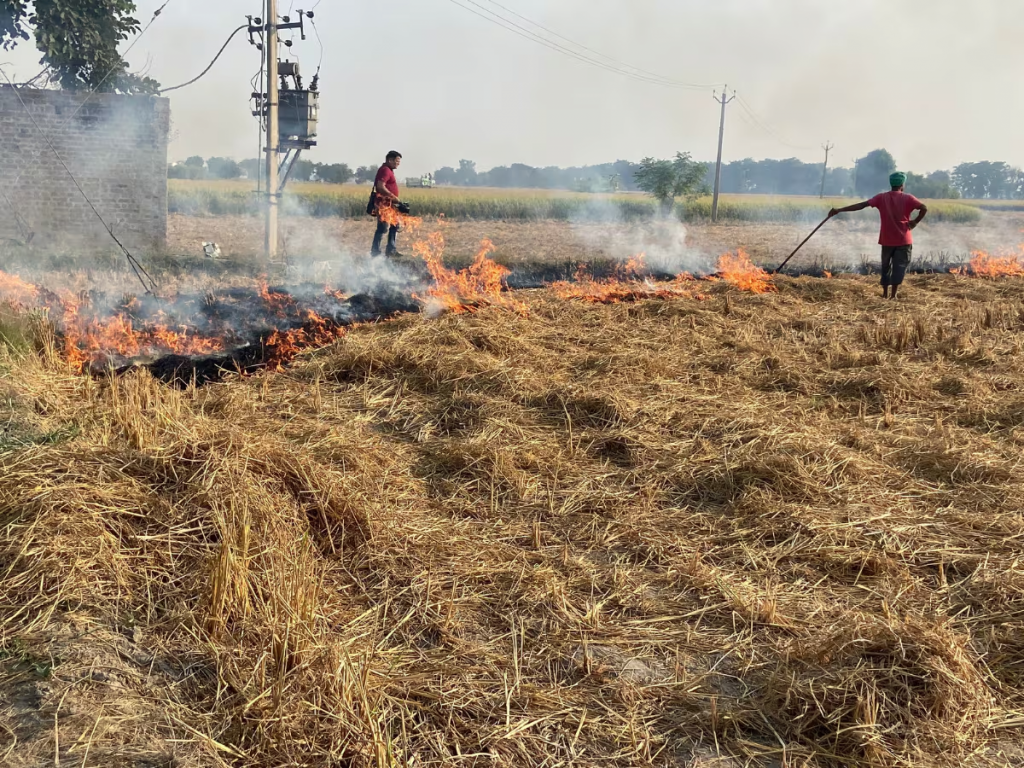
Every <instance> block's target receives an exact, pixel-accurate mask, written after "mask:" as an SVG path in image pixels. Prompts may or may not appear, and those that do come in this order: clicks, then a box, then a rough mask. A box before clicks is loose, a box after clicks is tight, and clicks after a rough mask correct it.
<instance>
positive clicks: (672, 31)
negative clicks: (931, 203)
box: [3, 0, 1024, 175]
mask: <svg viewBox="0 0 1024 768" xmlns="http://www.w3.org/2000/svg"><path fill="white" fill-rule="evenodd" d="M478 1H479V2H480V3H481V4H482V5H486V4H487V3H486V2H485V0H478ZM500 1H501V3H502V5H504V6H506V7H507V8H510V9H512V10H514V11H516V12H518V13H521V14H522V15H523V16H526V17H528V18H530V19H532V20H534V21H536V22H539V23H541V24H543V25H545V26H547V27H549V28H550V29H552V30H554V31H556V32H559V33H561V34H563V35H565V36H567V37H569V38H572V39H573V40H575V41H577V42H579V43H582V44H584V45H586V46H588V47H590V48H592V49H594V50H597V51H600V52H602V53H604V54H607V55H608V56H612V57H614V58H616V59H618V60H621V61H624V62H627V63H629V64H631V65H633V66H635V67H641V68H643V69H645V70H649V71H652V72H657V73H659V74H662V75H664V76H667V77H671V78H673V79H676V80H679V81H685V82H688V83H698V84H705V83H728V84H729V87H730V89H732V88H735V89H736V90H738V91H739V93H740V95H741V97H742V98H743V99H744V100H745V102H746V104H749V105H750V107H751V108H752V110H753V111H754V113H755V114H756V115H757V117H758V119H759V120H760V122H761V123H762V124H763V126H762V125H758V124H757V122H756V121H755V120H754V119H752V118H751V117H750V116H749V115H747V114H746V113H745V112H744V110H743V109H742V108H741V107H740V105H739V103H738V102H734V104H733V105H731V106H730V107H729V124H728V133H727V142H726V152H725V157H726V159H740V158H743V157H756V158H760V157H792V156H795V157H798V158H800V159H801V160H804V161H807V162H818V161H820V158H821V156H822V152H821V150H820V148H819V147H820V145H821V144H822V143H823V142H825V141H826V140H831V141H833V142H834V143H835V144H836V145H837V149H836V151H835V154H834V155H833V159H834V162H835V163H836V164H840V165H850V164H851V163H852V161H853V159H854V158H856V157H858V156H860V155H862V154H864V153H865V152H867V151H869V150H871V149H874V148H876V147H886V148H887V149H889V150H890V151H891V152H892V153H893V154H894V155H895V157H896V159H897V161H898V163H899V164H900V165H901V166H902V167H906V168H911V169H914V170H919V171H927V170H931V169H935V168H950V167H952V166H954V165H955V164H957V163H958V162H961V161H966V160H980V159H990V160H1005V161H1007V162H1009V163H1011V164H1014V165H1018V166H1020V165H1024V143H1022V142H1021V141H1020V140H1019V136H1020V132H1021V128H1020V126H1021V125H1022V124H1024V100H1022V95H1021V93H1022V92H1021V89H1020V87H1019V83H1018V80H1019V77H1020V73H1021V72H1022V71H1024V46H1022V45H1020V41H1019V33H1020V30H1021V29H1022V28H1024V3H1022V2H1019V0H1017V1H1014V0H975V1H974V2H970V3H968V2H964V0H928V1H927V2H910V0H857V1H856V2H847V3H839V2H823V1H822V0H718V2H715V3H710V2H707V0H557V2H554V1H552V0H500ZM162 2H163V0H139V3H138V6H139V8H138V18H139V19H140V20H141V21H142V22H143V23H146V22H147V21H148V20H149V19H150V18H151V16H152V14H153V11H154V10H155V9H156V8H157V7H158V6H159V4H160V3H162ZM313 2H314V0H295V2H294V3H293V2H292V0H281V6H282V9H281V12H282V13H285V12H287V11H288V10H289V7H292V8H294V9H297V8H299V7H303V8H305V7H306V6H309V5H312V4H313ZM460 2H463V4H468V0H460ZM470 7H472V6H470ZM260 8H261V3H260V2H258V0H215V1H211V0H203V1H200V0H172V2H171V3H170V4H169V5H168V6H167V8H166V10H165V11H164V12H163V14H162V16H161V17H160V18H158V19H157V21H156V22H155V23H154V24H153V26H152V28H151V29H150V30H149V32H147V34H146V36H145V37H144V38H143V39H142V40H141V42H139V44H138V45H137V46H136V47H135V49H134V50H133V51H132V52H131V54H130V55H129V61H130V63H131V66H132V68H133V69H134V70H136V71H146V72H148V73H149V74H151V75H152V76H153V77H156V78H157V79H158V80H160V81H161V82H162V83H163V85H164V86H171V85H177V84H178V83H181V82H184V81H186V80H189V79H191V78H192V77H194V76H195V75H196V74H198V73H199V72H200V71H201V70H202V69H203V68H204V67H205V66H206V65H207V64H208V63H209V61H210V59H211V58H212V57H213V55H214V53H216V51H217V49H218V48H219V47H220V45H221V44H222V43H223V41H224V40H225V38H226V37H227V35H228V33H229V32H230V30H231V29H233V28H234V27H236V26H238V25H239V24H241V23H243V22H244V15H245V14H247V13H251V14H254V15H258V14H260ZM499 12H501V13H502V14H503V15H506V16H507V15H508V13H507V12H505V11H500V10H499ZM316 14H317V25H318V27H319V30H320V35H321V37H322V39H323V43H324V48H325V53H324V57H323V71H322V77H321V88H322V91H323V96H322V99H323V102H322V111H321V135H320V147H319V148H317V150H315V152H314V153H313V155H312V157H311V159H316V160H318V161H321V162H347V163H349V164H351V165H353V166H354V165H363V164H368V163H371V162H375V161H377V160H379V159H380V158H382V157H383V154H384V152H385V151H387V150H388V149H391V148H398V149H400V150H401V151H402V152H403V153H404V154H405V158H406V163H405V165H404V166H403V172H407V173H409V174H410V175H411V174H414V173H419V172H426V171H428V170H433V169H435V168H438V167H440V166H442V165H457V164H458V160H459V159H460V158H468V159H472V160H475V161H476V162H477V164H478V167H479V168H481V169H486V168H490V167H491V166H494V165H503V164H509V163H513V162H522V163H527V164H530V165H535V166H544V165H560V166H570V165H583V164H589V163H599V162H608V161H611V160H614V159H616V158H623V159H632V160H636V159H639V158H640V157H642V156H646V155H653V156H660V157H668V156H670V155H671V154H672V153H674V152H675V151H676V150H682V151H690V152H691V153H693V155H694V156H695V157H697V158H700V159H712V158H713V157H714V153H715V145H716V141H717V133H718V109H717V107H716V106H715V104H714V102H713V101H712V96H711V89H710V88H709V89H707V90H703V91H696V90H694V91H691V90H680V89H673V88H665V87H661V86H658V85H653V84H650V83H643V82H637V81H635V80H632V79H629V78H627V77H623V76H621V75H618V74H614V73H610V72H607V71H603V70H601V69H598V68H596V67H593V66H590V65H588V64H585V63H582V62H580V61H577V60H574V59H571V58H569V57H567V56H564V55H561V54H558V53H555V52H554V51H551V50H548V49H546V48H543V47H541V46H540V45H537V44H536V43H533V42H530V41H528V40H525V39H523V38H522V37H519V36H516V35H515V34H513V33H511V32H509V31H506V30H504V29H501V28H499V27H497V26H495V25H493V24H490V23H488V22H487V21H484V20H483V19H481V18H480V17H478V16H475V15H473V14H471V13H470V12H468V11H467V10H464V9H463V8H459V7H458V6H457V5H455V4H454V3H453V2H451V0H387V1H386V2H368V3H352V2H343V1H342V0H321V2H320V4H319V6H318V7H317V9H316ZM520 23H522V22H520ZM310 32H312V30H310ZM292 52H293V53H294V54H296V55H297V57H298V58H299V60H300V61H301V64H302V66H303V69H304V72H305V74H306V76H307V78H308V77H309V76H311V75H312V73H313V71H314V70H315V69H316V65H317V62H318V60H319V58H320V46H319V45H318V43H317V41H316V37H315V36H314V35H312V34H310V36H309V39H308V40H307V41H306V42H304V43H303V42H299V41H298V40H297V39H296V43H295V47H294V48H293V49H292ZM3 60H4V61H5V62H12V63H13V65H14V66H13V69H14V70H15V71H16V73H17V75H18V76H19V77H20V78H22V79H27V78H28V77H31V76H32V75H34V74H35V73H36V71H37V69H38V66H37V61H38V53H37V52H36V51H35V49H34V48H33V47H32V45H30V44H23V45H22V46H20V47H19V49H17V50H16V51H14V52H13V53H5V55H4V56H3ZM258 67H259V57H258V54H257V52H256V50H255V49H254V48H251V47H250V46H249V45H248V43H247V42H245V40H244V39H243V38H242V36H239V38H237V39H236V40H235V41H234V42H233V43H232V44H231V46H230V47H229V49H228V50H227V52H226V53H225V54H224V56H223V57H222V59H221V60H220V61H219V62H218V64H217V66H216V67H215V68H214V69H213V71H212V72H211V73H210V74H209V75H207V76H206V77H205V78H204V79H203V80H201V81H200V82H199V83H197V84H196V85H193V86H190V87H189V88H187V89H184V90H182V91H177V92H175V93H173V94H170V96H171V100H172V104H171V106H172V110H173V126H172V143H171V148H170V154H171V158H172V159H183V158H185V157H187V156H189V155H193V154H199V155H203V156H204V157H210V156H214V155H218V156H233V157H235V158H237V159H241V158H244V157H252V156H254V155H255V151H256V122H255V120H254V119H253V118H252V117H251V115H250V106H249V102H248V98H249V94H250V92H251V88H250V85H249V79H250V78H251V77H252V75H253V74H254V73H255V72H256V71H257V69H258ZM765 128H768V129H770V131H771V132H769V131H768V130H765ZM773 134H774V135H773Z"/></svg>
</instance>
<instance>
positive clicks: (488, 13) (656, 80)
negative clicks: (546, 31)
mask: <svg viewBox="0 0 1024 768" xmlns="http://www.w3.org/2000/svg"><path fill="white" fill-rule="evenodd" d="M448 1H449V2H450V3H452V4H453V5H457V6H458V7H459V8H462V9H463V10H465V11H469V12H470V13H472V14H474V15H476V16H479V17H480V18H482V19H485V20H486V21H489V22H490V23H492V24H495V25H497V26H499V27H502V28H503V29H505V30H506V31H508V32H512V33H513V34H516V35H519V36H520V37H523V38H526V39H527V40H531V41H532V42H534V43H537V44H538V45H542V46H544V47H545V48H549V49H550V50H552V51H555V52H556V53H560V54H562V55H565V56H569V57H571V58H573V59H577V60H578V61H581V62H583V63H585V64H590V65H591V66H595V67H598V68H600V69H603V70H605V71H608V72H613V73H615V74H618V75H623V76H625V77H628V78H631V79H633V80H637V81H639V82H646V83H651V84H654V85H661V86H665V87H669V88H678V89H684V90H707V89H708V87H709V86H703V85H696V84H692V83H681V82H677V81H671V80H668V79H666V78H663V77H661V76H656V77H651V76H649V75H645V74H642V73H640V72H639V71H632V72H631V71H629V70H627V69H623V68H621V67H617V66H614V65H612V64H608V63H606V62H603V61H600V60H599V59H595V58H593V57H591V56H588V55H586V54H583V53H580V52H578V51H574V50H572V49H571V48H568V47H566V46H564V45H561V44H560V43H558V42H556V41H554V40H550V39H548V38H546V37H544V36H543V35H539V34H537V33H536V32H533V31H531V30H530V29H528V28H526V27H524V26H522V25H521V24H518V23H516V22H514V21H512V20H511V19H507V18H505V17H504V16H502V15H501V14H499V13H497V12H495V11H492V10H490V9H488V8H486V7H485V6H483V5H481V4H480V3H478V2H475V0H465V2H467V3H469V4H470V5H472V6H476V8H478V9H480V10H476V9H474V8H471V7H470V6H469V5H464V4H463V2H460V0H448Z"/></svg>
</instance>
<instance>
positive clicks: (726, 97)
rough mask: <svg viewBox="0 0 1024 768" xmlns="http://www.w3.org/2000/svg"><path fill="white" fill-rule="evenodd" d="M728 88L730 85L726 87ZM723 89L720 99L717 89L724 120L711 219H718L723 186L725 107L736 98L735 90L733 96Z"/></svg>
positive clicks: (719, 130) (720, 131) (721, 125)
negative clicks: (719, 198)
mask: <svg viewBox="0 0 1024 768" xmlns="http://www.w3.org/2000/svg"><path fill="white" fill-rule="evenodd" d="M725 88H726V90H728V88H729V86H726V87H725ZM726 90H723V91H722V98H721V100H719V98H718V93H717V91H716V92H715V101H716V102H718V103H720V104H721V105H722V122H721V123H720V124H719V126H718V162H717V163H715V196H714V198H713V199H712V201H711V220H712V221H718V194H719V192H720V191H721V188H722V144H723V142H724V141H725V108H726V106H727V105H728V104H729V102H730V101H732V100H733V99H735V98H736V93H735V91H734V92H733V95H732V96H729V95H728V94H727V93H726Z"/></svg>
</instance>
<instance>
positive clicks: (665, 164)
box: [168, 149, 1024, 200]
mask: <svg viewBox="0 0 1024 768" xmlns="http://www.w3.org/2000/svg"><path fill="white" fill-rule="evenodd" d="M680 157H685V158H686V165H685V166H680V165H679V158H680ZM262 165H263V160H260V159H256V158H253V159H248V160H242V161H239V162H236V161H235V160H232V159H230V158H224V157H211V158H209V159H206V160H204V159H203V158H202V157H199V156H198V155H196V156H193V157H190V158H188V159H187V160H185V161H184V162H180V163H174V164H172V165H170V166H168V177H169V178H176V179H239V178H248V179H256V178H258V177H259V175H260V173H261V172H262V171H261V168H262ZM673 167H674V168H676V169H677V171H678V172H679V173H681V174H683V175H684V176H686V179H687V181H686V184H685V185H684V187H685V188H686V189H687V190H688V191H702V192H703V191H707V190H708V189H710V188H711V186H712V185H713V184H714V164H713V163H696V162H695V161H692V160H690V158H689V155H688V154H687V155H683V154H682V153H680V154H677V157H676V159H675V160H657V159H655V158H644V159H643V160H641V161H640V162H636V163H634V162H632V161H629V160H616V161H615V162H614V163H603V164H599V165H588V166H573V167H569V168H560V167H557V166H548V167H543V168H539V167H534V166H530V165H525V164H523V163H513V164H512V165H508V166H497V167H495V168H492V169H490V170H488V171H478V170H477V168H476V163H475V162H473V161H471V160H460V161H459V165H458V167H457V168H456V167H452V166H445V167H443V168H439V169H437V170H436V171H434V173H433V177H434V182H435V183H436V184H439V185H444V186H459V187H496V188H500V189H502V188H503V189H512V188H518V189H552V190H555V189H558V190H571V191H576V192H584V193H586V192H640V191H647V192H650V191H651V190H650V189H649V187H650V185H651V184H652V183H657V182H655V181H652V180H656V179H658V178H659V174H660V177H661V178H662V182H663V184H665V183H668V184H669V185H670V186H672V182H670V181H668V178H669V176H667V175H666V174H671V173H672V171H671V168H673ZM377 168H378V165H376V164H368V165H363V166H358V167H356V168H352V167H351V166H349V165H348V164H347V163H316V162H313V161H311V160H305V159H301V160H299V161H298V162H297V163H296V164H295V166H294V168H293V170H292V174H291V177H290V178H291V180H292V181H296V182H322V183H328V184H345V183H348V182H353V181H354V182H356V183H369V182H372V181H373V179H374V177H375V175H376V173H377ZM896 169H897V163H896V160H895V158H893V156H892V154H891V153H889V152H888V151H886V150H885V149H876V150H873V151H872V152H869V153H867V154H866V155H865V156H864V157H861V158H859V159H858V160H857V161H856V163H855V164H854V167H853V168H845V167H842V166H839V167H835V168H829V169H828V170H827V172H826V173H825V184H824V195H825V196H826V197H852V196H858V197H869V196H871V195H874V194H875V193H877V192H878V191H879V190H884V189H886V188H888V180H889V174H890V173H892V172H893V171H894V170H896ZM645 179H647V182H646V183H645V181H644V180H645ZM679 188H680V189H682V188H683V187H679ZM721 191H722V192H723V193H725V194H763V195H817V194H820V193H821V192H822V164H821V163H805V162H803V161H801V160H798V159H796V158H787V159H783V160H774V159H765V160H754V159H752V158H746V159H744V160H734V161H731V162H727V163H723V164H722V187H721ZM907 191H908V192H910V193H912V194H914V195H916V196H918V197H923V198H928V199H957V198H965V199H972V200H984V199H1004V200H1019V199H1024V171H1022V170H1021V169H1020V168H1017V167H1015V166H1012V165H1010V164H1009V163H1006V162H998V161H997V162H994V161H978V162H965V163H960V164H959V165H957V166H956V167H955V168H953V169H952V170H937V171H931V172H929V173H920V174H919V173H915V172H908V173H907Z"/></svg>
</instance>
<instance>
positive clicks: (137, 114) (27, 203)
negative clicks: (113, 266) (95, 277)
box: [0, 86, 171, 253]
mask: <svg viewBox="0 0 1024 768" xmlns="http://www.w3.org/2000/svg"><path fill="white" fill-rule="evenodd" d="M19 96H20V99H19ZM22 102H24V103H22ZM170 116H171V110H170V102H169V101H168V100H167V99H161V98H154V97H150V96H120V95H116V94H106V93H95V94H92V95H91V96H90V95H89V94H87V93H73V92H66V91H46V90H31V89H18V91H15V90H14V89H13V88H11V87H10V86H0V245H7V246H13V247H18V246H19V245H20V244H28V247H31V248H33V249H39V248H43V249H51V250H54V251H66V252H69V253H73V252H75V251H80V252H83V253H84V252H89V253H95V252H98V251H110V250H118V248H117V245H116V244H115V243H114V241H113V240H112V239H111V237H110V234H109V233H108V232H107V229H106V228H105V227H104V224H102V223H101V222H100V220H99V218H98V217H97V216H96V214H95V213H94V212H93V210H92V208H90V205H89V201H91V202H92V205H94V206H95V207H96V210H97V211H98V212H99V213H100V215H101V216H102V217H103V220H104V221H105V222H106V224H107V225H109V226H110V227H111V228H112V229H113V232H114V234H115V235H116V236H117V237H118V239H120V240H121V241H122V242H123V243H124V244H125V245H126V246H127V247H128V248H130V249H133V250H138V251H146V250H150V249H154V248H160V247H162V246H163V245H164V244H165V242H166V240H167V139H168V133H169V131H170ZM47 139H48V140H49V142H50V144H52V145H53V149H51V147H50V145H49V144H48V143H47ZM54 149H56V153H55V152H54ZM57 155H59V156H60V157H59V158H58V157H57ZM62 160H63V162H64V163H65V164H66V165H67V167H68V169H69V170H70V171H71V174H73V175H74V180H73V179H72V176H71V175H70V174H69V173H68V170H65V168H64V166H63V165H62V164H61V161H62ZM76 180H77V182H78V184H79V185H81V187H82V190H83V191H84V192H85V195H83V194H82V192H81V191H79V189H78V187H77V186H76V185H75V181H76ZM86 195H87V196H88V198H89V201H87V200H86Z"/></svg>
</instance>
